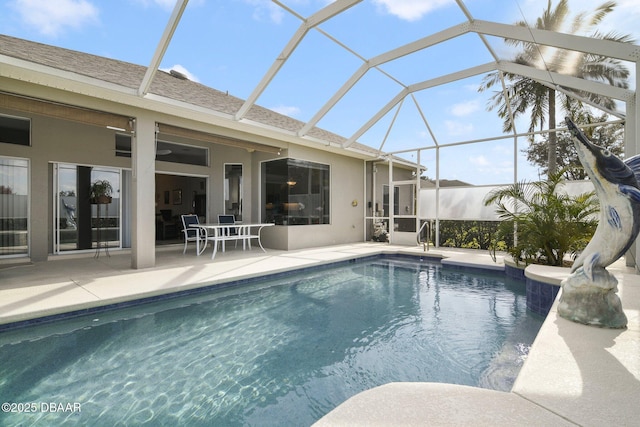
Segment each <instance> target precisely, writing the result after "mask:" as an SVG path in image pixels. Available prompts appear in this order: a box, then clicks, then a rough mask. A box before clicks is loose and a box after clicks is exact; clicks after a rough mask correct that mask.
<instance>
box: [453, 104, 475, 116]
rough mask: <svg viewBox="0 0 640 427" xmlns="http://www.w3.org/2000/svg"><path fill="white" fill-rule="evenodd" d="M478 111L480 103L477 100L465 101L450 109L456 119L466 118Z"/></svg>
mask: <svg viewBox="0 0 640 427" xmlns="http://www.w3.org/2000/svg"><path fill="white" fill-rule="evenodd" d="M479 109H480V103H479V102H478V101H477V100H471V101H465V102H461V103H458V104H454V106H453V107H451V114H453V115H454V116H456V117H463V116H468V115H469V114H472V113H475V112H476V111H478V110H479Z"/></svg>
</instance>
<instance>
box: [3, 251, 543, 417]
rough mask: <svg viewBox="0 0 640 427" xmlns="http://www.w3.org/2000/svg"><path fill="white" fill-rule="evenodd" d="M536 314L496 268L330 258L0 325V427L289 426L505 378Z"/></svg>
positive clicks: (505, 384) (492, 384)
mask: <svg viewBox="0 0 640 427" xmlns="http://www.w3.org/2000/svg"><path fill="white" fill-rule="evenodd" d="M541 323H542V319H541V318H540V317H538V316H536V315H533V314H531V313H528V312H527V310H526V301H525V296H524V284H523V283H522V282H519V281H516V280H512V279H509V278H506V277H505V276H504V274H502V273H500V274H484V273H483V274H470V273H466V272H462V271H456V270H448V269H447V268H446V267H445V268H443V267H442V266H441V265H440V264H439V263H438V262H429V261H418V260H417V258H415V259H412V260H406V259H388V258H374V259H367V260H365V261H358V262H353V263H343V264H340V265H339V266H337V267H333V268H323V269H318V270H307V271H304V272H302V273H299V274H296V275H291V276H285V277H280V278H278V279H272V280H262V281H260V282H258V283H255V284H249V285H243V286H237V287H232V288H231V287H230V288H226V289H223V290H218V291H213V292H207V293H200V294H197V295H191V296H187V297H180V298H176V299H171V300H165V301H162V302H155V303H150V304H144V305H140V306H136V307H133V308H128V309H120V310H113V311H105V312H101V313H96V314H93V315H91V316H89V317H84V318H76V319H69V320H65V321H60V322H56V323H55V324H50V325H40V326H35V327H30V328H24V329H20V330H14V331H7V332H4V333H2V334H0V361H2V363H1V364H0V400H1V401H2V402H12V403H15V405H13V407H12V408H9V412H2V413H0V425H31V424H32V423H35V422H38V425H65V424H68V425H91V426H116V425H143V424H145V423H147V425H153V426H160V425H167V426H177V425H189V426H208V425H219V426H234V425H256V426H257V425H259V426H265V425H274V426H283V425H296V426H303V425H310V424H312V423H313V422H314V421H316V420H318V419H319V418H321V417H322V416H323V415H325V414H326V413H327V412H329V411H330V410H331V409H333V408H334V407H336V406H337V405H339V404H340V403H342V402H343V401H344V400H346V399H347V398H349V397H351V396H353V395H355V394H356V393H358V392H361V391H363V390H366V389H369V388H371V387H375V386H378V385H381V384H384V383H388V382H392V381H434V382H448V383H456V384H465V385H472V386H479V387H487V388H494V389H499V390H509V389H510V388H511V385H512V384H513V381H514V379H515V377H516V375H517V373H518V371H519V369H520V367H521V365H522V363H523V360H524V358H525V357H526V354H527V352H528V349H529V347H530V345H531V343H532V342H533V339H534V338H535V335H536V334H537V332H538V330H539V328H540V326H541ZM19 404H22V406H20V407H19V406H18V405H19ZM31 404H33V406H31V407H29V406H26V405H31ZM51 404H55V405H54V406H53V408H55V409H56V411H55V412H53V411H52V406H51ZM60 405H62V406H60ZM74 405H78V406H79V408H80V411H77V410H73V409H74V408H75V409H77V408H78V406H74ZM4 409H6V408H5V407H3V410H4ZM20 410H21V411H22V412H19V411H20ZM25 410H34V411H33V412H24V411H25ZM62 410H64V411H62Z"/></svg>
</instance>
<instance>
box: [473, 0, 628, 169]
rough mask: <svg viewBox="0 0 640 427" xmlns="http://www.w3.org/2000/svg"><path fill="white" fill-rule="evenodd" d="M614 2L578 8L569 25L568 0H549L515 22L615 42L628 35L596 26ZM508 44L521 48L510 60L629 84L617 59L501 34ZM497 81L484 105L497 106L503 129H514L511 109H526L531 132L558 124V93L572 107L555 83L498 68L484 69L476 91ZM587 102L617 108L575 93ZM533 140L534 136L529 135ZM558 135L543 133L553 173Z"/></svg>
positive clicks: (624, 85)
mask: <svg viewBox="0 0 640 427" xmlns="http://www.w3.org/2000/svg"><path fill="white" fill-rule="evenodd" d="M615 6H616V2H614V1H608V2H605V3H603V4H602V5H600V6H599V7H597V8H596V9H595V10H594V11H593V12H591V13H587V12H581V13H579V14H577V15H576V16H575V17H574V19H573V21H572V24H571V26H569V27H568V29H567V24H566V20H567V17H568V15H569V2H568V0H560V1H559V2H558V4H557V6H556V7H555V8H553V7H552V4H551V0H549V1H548V3H547V8H546V9H545V10H544V11H543V14H542V16H541V17H539V18H538V19H537V20H536V22H535V25H533V26H532V25H529V24H528V23H527V22H526V21H520V22H516V24H515V25H519V26H523V27H527V28H530V27H533V28H536V29H540V30H549V31H556V32H560V31H562V32H565V33H570V34H576V35H582V34H589V33H590V35H589V37H592V38H599V39H604V40H612V41H617V42H633V39H632V38H631V36H629V35H618V34H615V33H608V34H601V33H599V32H598V31H597V30H595V28H596V27H597V25H598V24H599V23H600V22H602V20H603V19H604V18H605V17H606V16H607V15H608V14H609V13H610V12H611V11H613V10H614V8H615ZM505 42H506V43H507V44H509V45H513V46H516V47H520V48H522V51H521V52H520V53H518V54H517V55H516V57H515V59H514V62H516V63H517V64H522V65H527V66H531V67H535V68H539V69H548V70H549V71H552V72H557V73H562V74H569V75H572V76H575V77H579V78H583V79H587V80H595V81H601V82H607V83H609V84H610V85H613V86H617V87H621V88H628V86H629V84H628V82H627V79H628V77H629V70H628V69H627V67H626V66H625V65H624V64H623V63H622V62H621V61H619V60H616V59H612V58H607V57H604V56H601V55H594V54H591V53H584V52H575V51H567V50H563V49H557V48H553V47H550V46H542V45H538V44H536V43H530V42H525V41H520V40H512V39H505ZM501 76H502V77H504V80H505V86H506V93H507V94H508V96H507V97H505V91H503V90H502V87H501V81H502V80H501ZM495 85H498V87H499V88H500V90H498V91H496V92H495V94H494V95H493V96H492V97H491V100H490V104H489V106H488V110H489V111H491V110H493V109H494V108H498V116H499V117H500V118H501V119H503V131H504V132H512V131H513V130H514V128H513V121H512V118H511V116H510V114H511V113H513V116H514V120H515V119H516V118H517V117H518V116H520V115H523V114H526V113H529V122H530V124H529V132H533V131H534V130H535V129H536V128H537V127H539V128H540V130H543V129H544V128H545V124H546V123H548V129H555V128H556V97H557V96H560V97H561V105H562V106H563V107H567V106H571V105H572V103H573V102H575V101H572V100H571V98H570V97H568V95H567V94H565V93H563V92H560V93H558V92H556V90H555V89H554V88H553V87H550V86H547V85H545V84H542V83H539V82H537V81H535V80H532V79H530V78H528V77H524V76H520V75H516V74H511V73H502V72H499V71H496V72H493V73H490V74H488V75H487V76H486V77H485V78H484V80H483V82H482V84H481V86H480V88H479V89H478V90H479V91H480V92H482V91H485V90H489V89H491V88H493V87H494V86H495ZM576 94H578V95H580V96H582V97H583V98H585V99H588V100H590V101H591V102H593V103H595V104H597V105H600V106H602V107H604V108H606V109H609V110H615V101H614V100H612V99H611V98H606V97H602V96H599V95H596V94H592V93H578V92H576ZM530 139H531V141H533V137H531V138H530ZM556 145H557V140H556V134H555V132H551V133H549V134H548V137H547V146H548V153H547V168H546V170H547V173H548V175H549V176H551V175H554V174H555V173H556V171H557V163H556V161H557V158H558V156H557V150H556Z"/></svg>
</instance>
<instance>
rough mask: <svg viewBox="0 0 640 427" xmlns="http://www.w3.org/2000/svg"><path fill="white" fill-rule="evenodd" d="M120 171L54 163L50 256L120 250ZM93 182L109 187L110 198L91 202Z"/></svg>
mask: <svg viewBox="0 0 640 427" xmlns="http://www.w3.org/2000/svg"><path fill="white" fill-rule="evenodd" d="M120 176H121V173H120V170H119V169H113V168H104V167H92V166H80V165H73V164H63V163H57V164H54V183H55V189H54V218H53V223H54V226H53V230H54V248H53V251H54V253H63V252H68V251H81V250H91V249H97V248H98V247H101V248H105V249H109V248H120V247H121V228H122V227H121V206H120V205H121V203H120V201H121V191H120V188H121V181H120ZM96 181H107V182H109V184H110V185H111V188H112V193H111V198H109V199H107V200H100V201H98V200H97V199H95V198H94V199H92V198H91V194H90V193H91V186H92V184H93V183H95V182H96Z"/></svg>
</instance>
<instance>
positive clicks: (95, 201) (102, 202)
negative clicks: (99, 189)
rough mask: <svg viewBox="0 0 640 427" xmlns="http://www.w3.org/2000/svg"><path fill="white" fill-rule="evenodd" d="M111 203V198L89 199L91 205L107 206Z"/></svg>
mask: <svg viewBox="0 0 640 427" xmlns="http://www.w3.org/2000/svg"><path fill="white" fill-rule="evenodd" d="M109 203H111V196H98V197H94V198H92V199H91V204H92V205H108V204H109Z"/></svg>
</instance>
